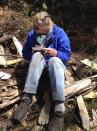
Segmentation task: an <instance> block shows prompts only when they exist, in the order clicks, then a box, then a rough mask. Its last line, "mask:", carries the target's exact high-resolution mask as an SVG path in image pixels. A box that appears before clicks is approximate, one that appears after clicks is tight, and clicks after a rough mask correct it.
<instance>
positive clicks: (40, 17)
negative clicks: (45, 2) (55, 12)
mask: <svg viewBox="0 0 97 131" xmlns="http://www.w3.org/2000/svg"><path fill="white" fill-rule="evenodd" d="M51 22H52V20H51V18H50V15H49V14H48V13H47V12H45V11H40V12H38V13H36V14H35V15H34V20H33V25H34V27H35V26H37V27H40V28H41V27H46V26H50V23H51Z"/></svg>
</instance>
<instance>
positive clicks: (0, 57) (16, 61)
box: [0, 56, 23, 67]
mask: <svg viewBox="0 0 97 131" xmlns="http://www.w3.org/2000/svg"><path fill="white" fill-rule="evenodd" d="M0 60H1V61H0V65H2V66H5V67H6V66H10V65H13V64H16V63H18V62H21V61H22V60H23V59H22V58H17V59H14V60H5V58H4V57H3V56H0Z"/></svg>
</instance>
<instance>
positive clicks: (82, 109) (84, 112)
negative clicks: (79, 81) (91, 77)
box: [76, 95, 90, 131]
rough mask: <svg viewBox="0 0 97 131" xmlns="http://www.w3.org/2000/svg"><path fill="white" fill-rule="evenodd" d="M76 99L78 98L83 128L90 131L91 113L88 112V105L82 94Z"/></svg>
mask: <svg viewBox="0 0 97 131" xmlns="http://www.w3.org/2000/svg"><path fill="white" fill-rule="evenodd" d="M76 100H77V105H78V109H79V114H80V117H81V121H82V126H83V129H84V130H85V131H89V123H90V121H89V114H88V111H87V108H86V105H85V103H84V100H83V97H82V96H81V95H80V96H78V97H76Z"/></svg>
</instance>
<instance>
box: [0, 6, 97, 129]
mask: <svg viewBox="0 0 97 131" xmlns="http://www.w3.org/2000/svg"><path fill="white" fill-rule="evenodd" d="M32 25H33V23H32V21H31V18H30V17H28V16H26V14H24V13H22V12H17V11H15V10H12V9H10V8H8V7H7V6H4V7H0V38H1V37H2V36H3V35H4V34H6V35H14V36H16V37H17V38H18V40H19V41H20V42H21V43H22V44H23V42H24V40H25V38H26V35H27V32H28V31H29V30H30V29H31V28H32ZM87 28H88V27H87ZM70 31H71V29H70ZM70 31H69V29H68V31H67V32H69V33H70ZM78 31H79V28H78V30H76V32H78ZM85 31H86V28H85ZM85 31H84V29H83V32H80V33H82V35H83V34H84V32H85ZM95 31H96V29H95ZM74 33H75V32H74ZM74 33H73V34H74ZM80 33H79V34H80ZM88 34H89V32H88ZM90 34H91V32H90ZM80 35H81V34H80ZM84 36H85V34H84ZM90 36H91V37H92V36H93V35H88V36H87V37H89V40H90ZM74 37H76V38H74V39H73V37H72V38H71V40H72V43H73V44H74V42H75V45H73V48H74V46H76V43H78V41H77V40H75V39H77V37H78V38H79V36H74ZM81 38H82V40H80V43H81V41H83V37H81V36H80V39H81ZM87 39H88V38H87ZM85 40H86V37H85ZM93 40H94V39H93ZM86 41H87V40H86ZM85 46H86V45H83V46H80V45H79V47H81V50H79V47H78V45H77V47H75V48H76V49H75V50H76V51H75V52H73V53H72V55H71V56H72V57H71V62H74V63H80V60H83V59H85V58H88V59H93V58H95V57H96V54H91V55H90V54H89V53H88V54H87V53H86V52H85V51H83V50H84V49H85V48H84V47H85ZM89 46H90V45H89ZM89 46H87V48H88V47H89ZM77 50H79V51H77ZM92 50H93V47H92ZM92 52H93V51H92ZM0 70H6V68H4V69H3V67H0ZM12 71H13V70H12ZM69 116H70V114H69ZM5 119H6V118H5ZM72 121H74V118H73V119H72ZM72 123H73V124H74V122H70V123H69V124H68V126H69V128H68V127H65V129H64V131H65V130H66V131H82V129H80V128H79V127H78V126H77V125H76V124H75V125H73V124H72ZM65 126H66V125H65ZM70 126H71V127H70ZM66 128H67V129H66ZM96 130H97V129H95V130H92V131H96ZM17 131H19V130H18V129H17Z"/></svg>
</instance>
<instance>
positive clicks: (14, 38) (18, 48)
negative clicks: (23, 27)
mask: <svg viewBox="0 0 97 131" xmlns="http://www.w3.org/2000/svg"><path fill="white" fill-rule="evenodd" d="M13 42H14V44H15V46H16V48H17V51H18V53H19V54H20V56H22V49H23V47H22V45H21V43H20V42H19V41H18V39H17V38H16V37H15V36H13Z"/></svg>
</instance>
